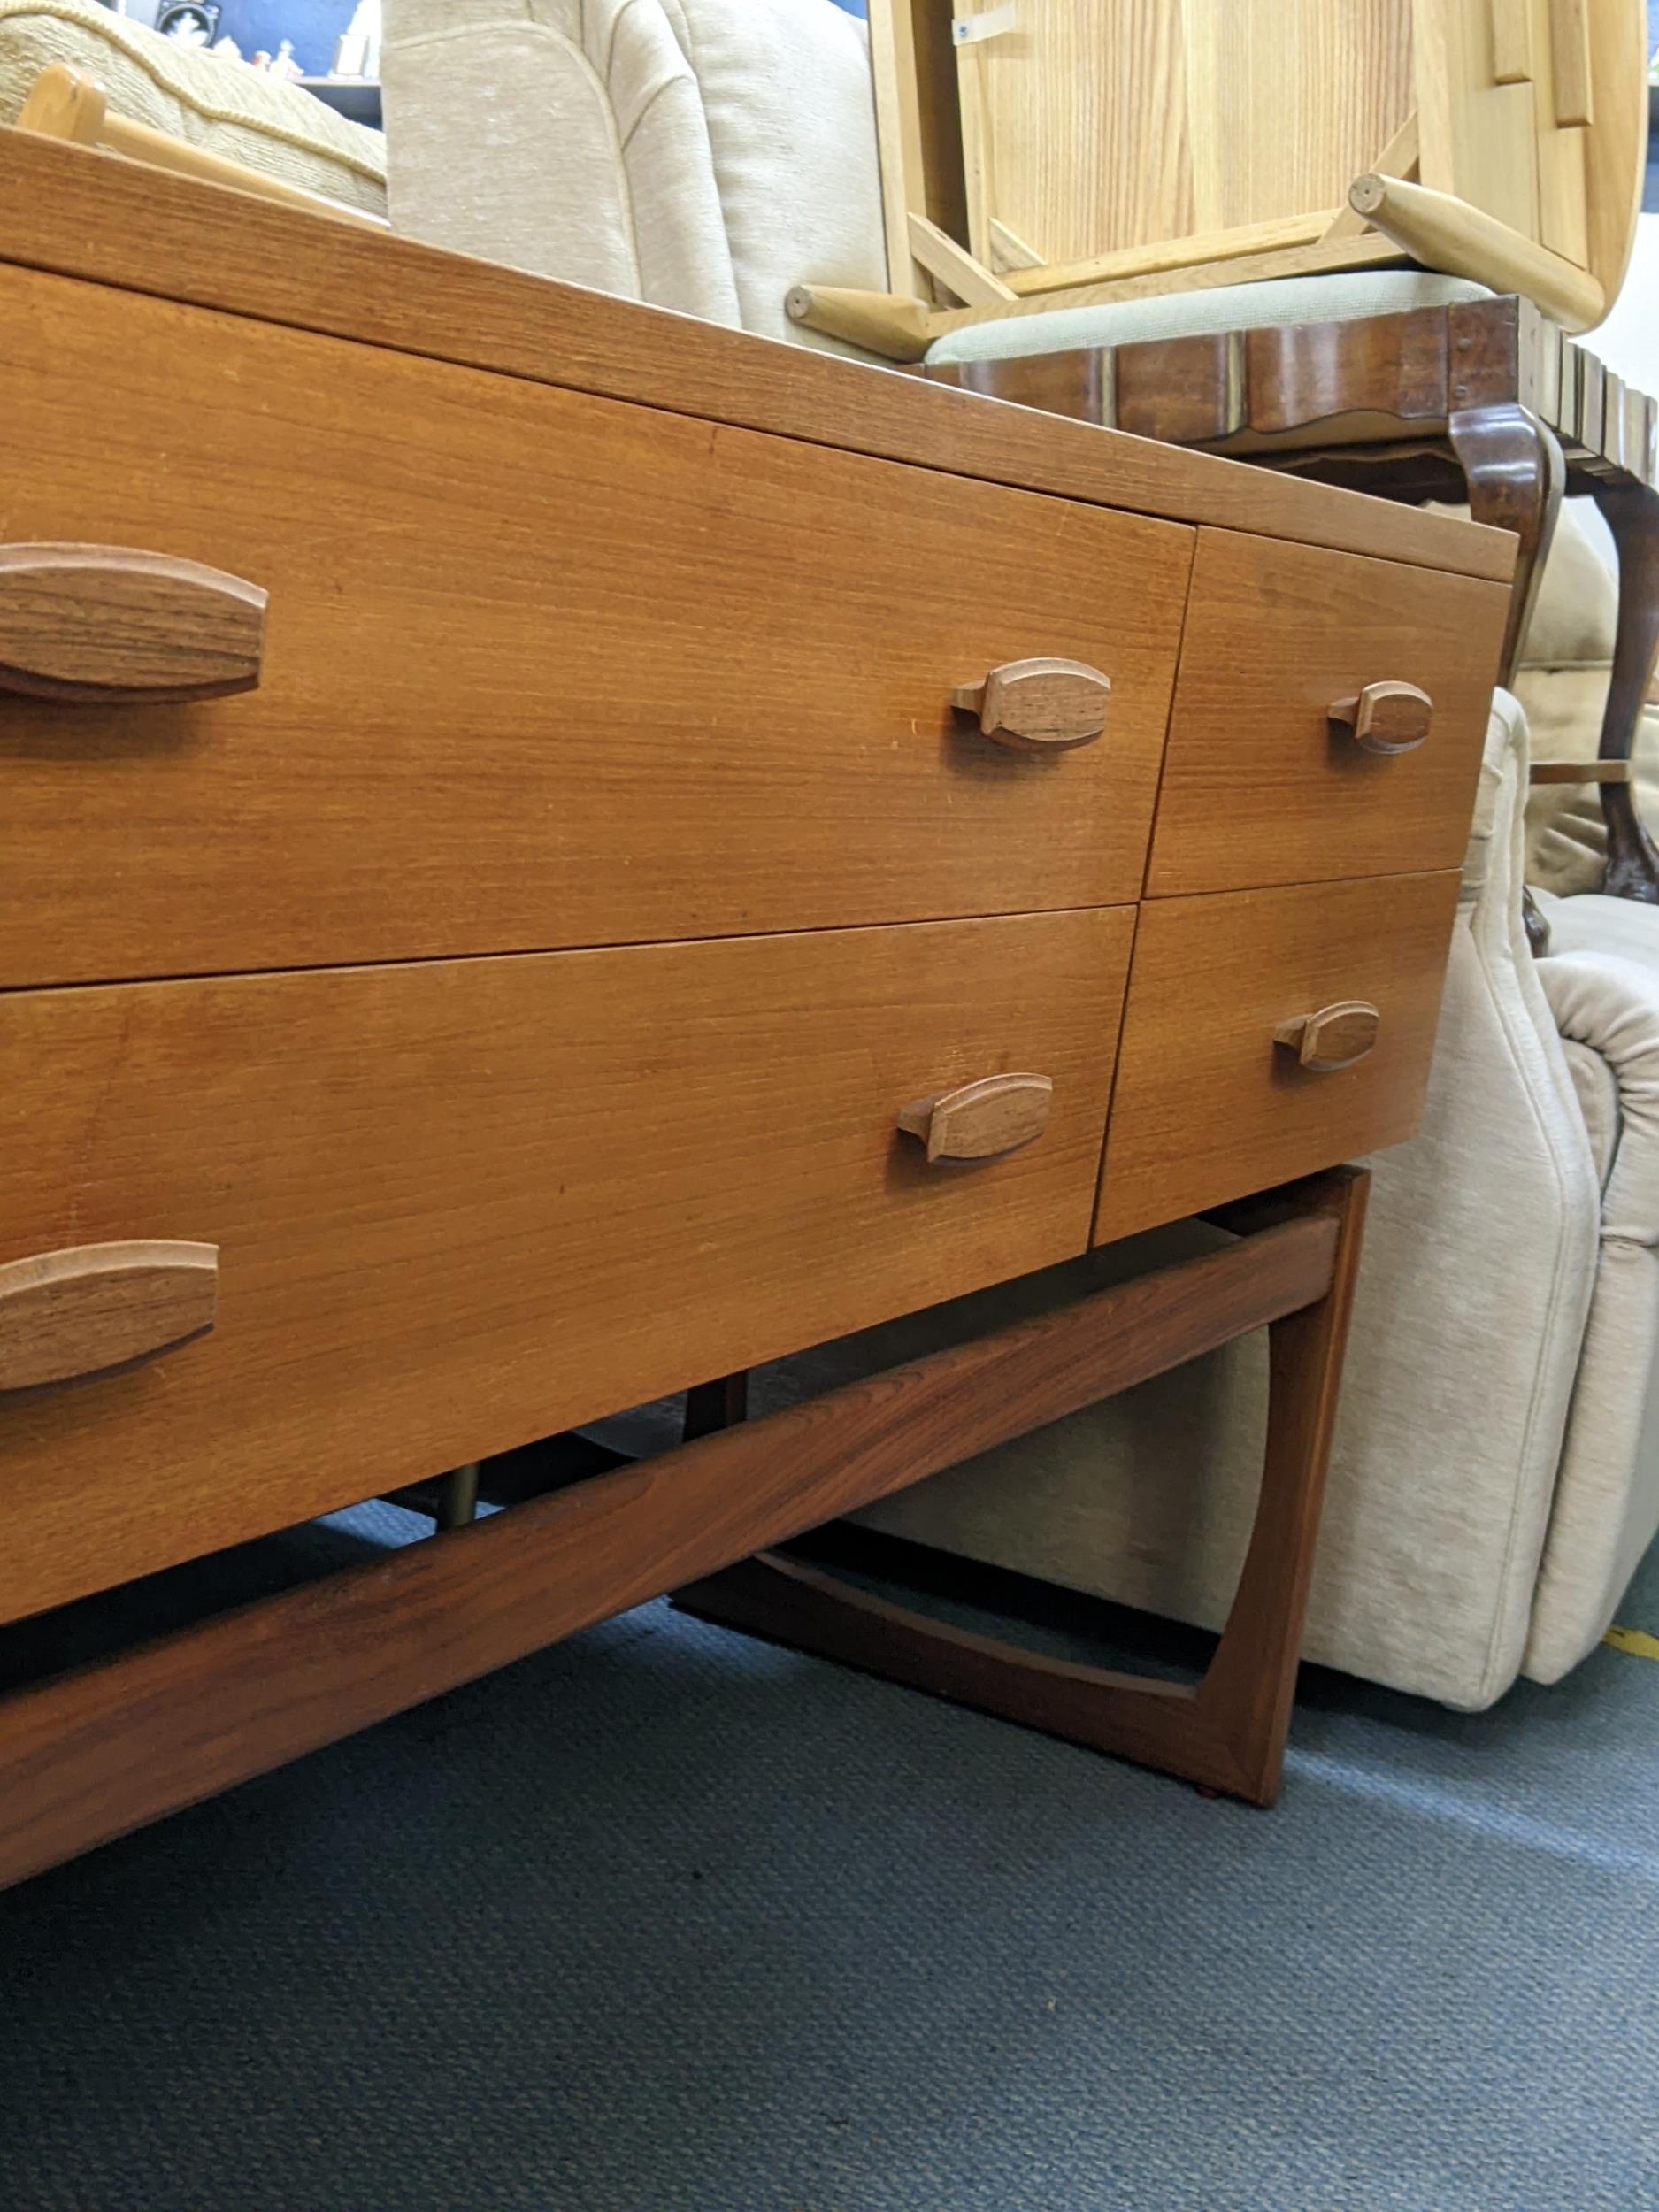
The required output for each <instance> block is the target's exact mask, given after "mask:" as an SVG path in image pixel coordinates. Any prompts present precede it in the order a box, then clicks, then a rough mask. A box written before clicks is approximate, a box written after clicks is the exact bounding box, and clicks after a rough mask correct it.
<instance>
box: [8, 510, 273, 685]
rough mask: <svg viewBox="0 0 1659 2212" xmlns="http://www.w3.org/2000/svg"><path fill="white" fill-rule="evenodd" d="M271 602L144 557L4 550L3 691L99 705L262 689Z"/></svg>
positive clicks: (122, 549)
mask: <svg viewBox="0 0 1659 2212" xmlns="http://www.w3.org/2000/svg"><path fill="white" fill-rule="evenodd" d="M266 599H267V594H266V593H265V591H264V590H263V589H262V588H261V587H260V586H259V585H257V584H250V583H247V582H245V581H244V580H242V578H241V577H240V576H227V575H225V574H223V573H222V572H220V571H219V570H218V569H213V568H208V567H205V566H204V565H203V564H202V563H200V562H198V561H181V560H178V559H176V558H174V557H172V556H170V555H167V554H162V553H149V552H145V551H144V550H143V549H142V548H131V547H127V546H109V545H55V544H43V545H41V544H35V545H29V544H23V545H18V544H0V692H19V693H21V694H23V695H25V696H26V697H33V698H40V699H51V700H58V701H63V702H66V703H70V704H73V705H93V706H99V705H121V704H132V703H137V704H140V705H154V704H157V703H163V702H173V703H178V702H182V701H188V700H197V699H220V698H228V697H229V696H231V695H233V694H235V693H240V692H244V691H252V690H253V689H255V688H256V687H257V684H258V681H259V675H260V667H261V663H262V659H263V657H264V650H265V604H266ZM0 711H3V710H0ZM14 711H15V710H14Z"/></svg>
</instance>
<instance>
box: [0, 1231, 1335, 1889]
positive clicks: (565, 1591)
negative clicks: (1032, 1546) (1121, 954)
mask: <svg viewBox="0 0 1659 2212" xmlns="http://www.w3.org/2000/svg"><path fill="white" fill-rule="evenodd" d="M1337 1243H1338V1224H1337V1222H1336V1221H1335V1220H1334V1219H1333V1217H1330V1216H1328V1215H1319V1216H1315V1217H1310V1218H1307V1219H1303V1220H1301V1221H1296V1222H1291V1223H1287V1224H1286V1225H1283V1226H1282V1227H1279V1228H1275V1229H1271V1230H1268V1231H1266V1232H1264V1233H1263V1234H1262V1235H1261V1236H1259V1237H1255V1238H1249V1239H1246V1240H1241V1241H1240V1242H1239V1243H1237V1244H1234V1245H1232V1246H1229V1247H1227V1248H1224V1249H1223V1250H1221V1251H1218V1252H1216V1253H1211V1254H1207V1255H1206V1256H1203V1257H1202V1258H1201V1259H1197V1260H1193V1261H1189V1262H1187V1263H1185V1264H1183V1265H1181V1266H1178V1267H1172V1268H1169V1269H1165V1270H1163V1271H1160V1272H1158V1273H1156V1274H1154V1275H1150V1276H1145V1277H1142V1278H1141V1279H1139V1280H1136V1281H1133V1282H1130V1283H1126V1284H1123V1285H1119V1286H1115V1287H1114V1288H1112V1289H1110V1290H1106V1291H1102V1292H1098V1293H1096V1294H1094V1295H1093V1296H1090V1297H1088V1298H1086V1299H1083V1300H1080V1301H1079V1302H1077V1303H1075V1304H1073V1305H1070V1306H1065V1307H1062V1308H1061V1309H1059V1310H1057V1311H1056V1312H1054V1313H1051V1314H1048V1315H1045V1316H1043V1317H1041V1318H1039V1319H1037V1320H1034V1321H1030V1322H1026V1323H1024V1324H1022V1325H1018V1326H1017V1327H1014V1328H1010V1329H1004V1330H1000V1331H998V1332H997V1333H995V1334H993V1335H990V1336H985V1337H980V1338H979V1339H977V1340H975V1341H973V1342H972V1343H969V1344H965V1345H963V1346H960V1347H958V1348H954V1349H951V1350H949V1351H945V1352H941V1353H937V1354H935V1355H933V1356H931V1357H929V1358H927V1359H924V1360H920V1361H918V1362H916V1363H913V1364H911V1365H910V1366H908V1367H902V1368H898V1369H895V1370H892V1371H888V1372H887V1373H884V1374H880V1375H877V1376H874V1377H872V1378H871V1379H869V1380H867V1381H863V1382H858V1383H854V1384H850V1385H849V1386H846V1387H844V1388H842V1389H840V1390H837V1391H833V1392H831V1393H830V1394H827V1395H826V1396H825V1397H822V1398H819V1399H816V1400H813V1401H811V1402H809V1403H807V1404H805V1405H802V1406H798V1407H795V1408H792V1409H789V1410H787V1411H785V1412H782V1413H778V1414H774V1415H772V1416H771V1417H769V1418H767V1419H765V1420H762V1421H757V1422H755V1423H753V1424H752V1425H748V1426H744V1427H740V1428H733V1429H727V1430H725V1431H723V1432H720V1433H718V1434H717V1435H713V1436H709V1437H704V1438H703V1439H701V1440H699V1441H697V1442H695V1443H692V1444H688V1445H687V1446H685V1447H683V1448H681V1449H680V1450H679V1451H676V1452H672V1453H670V1454H667V1455H664V1457H663V1458H661V1459H658V1460H656V1461H652V1462H648V1463H645V1464H644V1465H641V1466H638V1467H630V1468H626V1469H621V1470H618V1471H616V1472H615V1473H612V1474H610V1475H605V1476H601V1477H599V1478H597V1479H595V1480H593V1481H590V1482H587V1483H584V1484H582V1485H580V1486H579V1487H577V1488H575V1489H572V1490H565V1491H561V1492H558V1493H556V1494H554V1495H552V1496H550V1497H547V1498H542V1499H539V1500H537V1501H536V1502H534V1503H532V1504H529V1505H526V1506H522V1507H519V1508H518V1509H513V1510H511V1511H509V1512H505V1513H502V1514H499V1515H497V1516H495V1517H492V1518H490V1519H488V1520H487V1521H483V1522H480V1523H478V1524H477V1525H474V1526H472V1527H471V1528H468V1529H465V1530H461V1531H458V1532H455V1533H453V1534H450V1535H448V1536H445V1537H442V1538H441V1539H438V1540H434V1541H432V1542H429V1543H423V1544H419V1545H414V1546H411V1548H409V1549H407V1550H404V1551H402V1552H399V1553H397V1554H396V1555H395V1556H393V1557H391V1558H389V1559H386V1560H383V1561H380V1562H377V1563H375V1564H373V1565H372V1566H368V1567H364V1568H358V1569H354V1570H352V1571H348V1572H346V1573H344V1574H341V1575H337V1576H334V1577H331V1578H328V1579H327V1580H325V1581H322V1582H319V1583H313V1584H311V1585H309V1586H306V1587H303V1588H301V1589H298V1590H295V1591H292V1592H289V1593H288V1594H284V1595H283V1596H280V1597H278V1598H274V1599H270V1600H267V1601H265V1602H264V1603H262V1604H258V1605H255V1606H251V1607H250V1608H248V1609H245V1610H243V1611H241V1612H237V1613H233V1614H230V1615H227V1616H225V1617H221V1618H219V1619H218V1620H214V1621H211V1622H209V1623H208V1624H206V1625H205V1626H204V1627H200V1628H196V1629H191V1630H188V1631H187V1632H184V1633H183V1634H180V1635H177V1636H173V1637H170V1638H168V1639H167V1640H165V1641H163V1642H160V1643H156V1644H151V1645H149V1646H147V1647H144V1648H142V1649H141V1650H140V1651H138V1652H136V1653H134V1654H133V1655H130V1656H127V1657H124V1658H121V1659H119V1660H115V1661H111V1662H108V1663H104V1664H101V1665H98V1666H95V1667H92V1668H89V1669H87V1670H84V1671H80V1672H77V1673H74V1674H71V1675H68V1676H65V1677H64V1678H60V1679H58V1680H56V1681H52V1682H49V1683H47V1684H45V1685H44V1686H42V1687H41V1688H39V1689H35V1690H28V1691H25V1692H22V1693H20V1694H16V1695H14V1696H12V1697H11V1698H9V1699H7V1700H6V1701H4V1703H0V1803H4V1808H5V1810H4V1820H0V1884H5V1883H10V1882H16V1881H20V1880H22V1879H23V1878H25V1877H27V1875H29V1874H32V1873H35V1872H36V1871H38V1870H40V1869H41V1868H42V1867H45V1866H50V1865H51V1864H53V1863H56V1862H57V1861H58V1860H60V1859H63V1858H66V1857H68V1856H70V1855H72V1854H73V1853H75V1852H77V1851H84V1850H88V1849H89V1848H91V1847H92V1846H94V1845H95V1844H97V1843H101V1842H105V1841H107V1840H108V1839H110V1838H111V1837H113V1836H116V1835H119V1834H122V1833H124V1832H127V1830H129V1829H132V1828H135V1827H139V1826H142V1824H144V1823H145V1822H147V1821H151V1820H156V1819H159V1818H160V1817H161V1816H163V1815H164V1814H166V1813H169V1812H173V1811H176V1810H177V1809H180V1807H181V1806H185V1805H188V1804H193V1803H195V1802H196V1801H198V1800H200V1799H202V1798H204V1797H207V1796H211V1795H212V1794H213V1793H216V1792H218V1791H219V1790H223V1789H227V1788H229V1787H231V1786H233V1785H234V1784H235V1783H237V1782H241V1781H244V1780H246V1779H247V1778H249V1777H250V1776H252V1775H255V1774H260V1773H263V1772H265V1770H267V1769H269V1768H271V1767H273V1766H277V1765H280V1764H281V1763H283V1762H284V1761H286V1760H288V1759H294V1758H298V1757H299V1756H300V1755H302V1754H303V1753H305V1752H308V1751H312V1750H315V1749H317V1748H318V1747H319V1746H321V1745H323V1744H327V1743H334V1742H336V1741H337V1740H339V1739H340V1738H341V1737H342V1736H346V1735H349V1734H351V1733H352V1732H355V1731H356V1730H357V1729H360V1728H366V1727H369V1726H371V1725H372V1724H373V1723H374V1722H376V1721H379V1720H383V1719H385V1718H387V1717H388V1716H389V1715H391V1714H393V1713H396V1712H400V1711H402V1710H403V1709H405V1708H406V1707H408V1706H411V1705H414V1704H418V1703H419V1702H420V1701H423V1700H425V1699H426V1698H431V1697H435V1696H437V1695H439V1694H441V1693H442V1692H443V1691H445V1690H448V1689H452V1688H454V1687H455V1686H457V1684H460V1683H463V1682H467V1681H471V1680H472V1679H473V1678H475V1677H477V1676H479V1675H481V1674H486V1673H488V1672H489V1671H491V1670H492V1669H494V1668H496V1667H501V1666H504V1665H506V1664H508V1663H510V1662H511V1661H512V1660H514V1659H518V1658H521V1657H523V1656H524V1655H526V1653H529V1652H532V1651H536V1650H539V1649H540V1648H541V1647H542V1646H543V1645H546V1644H549V1643H553V1642H556V1641H557V1640H558V1639H559V1638H561V1637H564V1636H568V1635H571V1634H572V1633H573V1632H575V1631H577V1630H578V1629H580V1628H584V1627H587V1626H588V1625H589V1624H592V1623H593V1622H595V1621H598V1620H602V1619H603V1618H605V1617H607V1616H608V1615H610V1614H612V1613H617V1612H620V1611H623V1610H624V1609H626V1608H627V1607H629V1606H633V1605H637V1604H640V1603H641V1602H642V1601H644V1600H646V1599H648V1598H650V1597H654V1596H656V1595H657V1594H659V1593H660V1592H662V1591H664V1590H668V1589H672V1588H673V1587H674V1586H676V1585H677V1584H680V1583H683V1582H687V1581H690V1580H692V1579H694V1578H696V1577H698V1576H700V1575H706V1574H710V1573H713V1572H714V1571H716V1570H718V1569H719V1568H721V1567H724V1566H726V1565H728V1564H730V1563H732V1562H733V1561H734V1560H737V1559H741V1558H743V1557H745V1556H746V1555H748V1554H749V1553H751V1552H753V1551H756V1550H758V1549H760V1548H763V1547H764V1546H766V1545H769V1544H774V1543H779V1542H782V1541H784V1540H787V1538H788V1537H790V1536H793V1535H797V1534H799V1533H800V1532H802V1531H803V1530H805V1529H807V1528H810V1527H812V1526H813V1525H816V1524H818V1522H821V1521H826V1520H830V1519H833V1518H834V1517H836V1516H838V1515H841V1514H844V1513H849V1512H852V1511H854V1510H856V1509H857V1508H858V1507H860V1506H863V1505H868V1504H870V1503H872V1502H873V1501H874V1500H875V1499H877V1498H879V1497H883V1496H886V1495H887V1494H889V1493H891V1492H892V1491H895V1490H901V1489H903V1488H906V1487H907V1486H909V1485H910V1484H911V1483H914V1482H918V1481H919V1480H921V1479H922V1478H923V1477H925V1476H926V1475H929V1474H933V1473H935V1472H937V1471H938V1470H940V1469H941V1468H943V1467H948V1466H950V1465H952V1464H953V1463H955V1462H956V1461H957V1460H960V1459H964V1458H967V1457H968V1456H970V1455H972V1454H973V1453H976V1452H980V1451H986V1450H988V1449H990V1448H992V1447H993V1446H995V1445H996V1444H1000V1443H1004V1442H1006V1441H1007V1440H1009V1439H1010V1438H1012V1437H1015V1436H1019V1435H1022V1434H1024V1433H1025V1431H1027V1430H1029V1429H1032V1428H1034V1427H1036V1426H1038V1425H1041V1424H1042V1423H1045V1422H1048V1421H1051V1420H1055V1419H1057V1418H1059V1417H1061V1416H1062V1415H1064V1414H1066V1413H1070V1412H1073V1411H1075V1410H1077V1409H1079V1407H1082V1406H1085V1405H1088V1404H1091V1403H1092V1402H1094V1400H1096V1399H1098V1398H1102V1397H1106V1396H1110V1394H1113V1393H1114V1392H1117V1391H1119V1390H1124V1389H1127V1388H1129V1387H1130V1386H1132V1385H1133V1384H1134V1383H1137V1382H1141V1381H1144V1380H1145V1379H1147V1378H1148V1376H1151V1375H1155V1374H1157V1373H1160V1372H1161V1371H1164V1369H1165V1368H1168V1367H1171V1366H1174V1365H1176V1364H1178V1363H1179V1362H1181V1361H1183V1360H1186V1359H1190V1358H1194V1357H1196V1356H1198V1355H1200V1354H1201V1353H1202V1352H1204V1351H1208V1350H1210V1349H1212V1348H1214V1347H1215V1346H1217V1345H1218V1344H1222V1343H1225V1342H1226V1341H1228V1340H1230V1339H1232V1338H1233V1337H1234V1336H1238V1335H1241V1334H1242V1333H1244V1332H1245V1331H1247V1330H1249V1329H1254V1328H1258V1327H1261V1326H1262V1325H1263V1324H1265V1323H1269V1322H1271V1321H1274V1320H1277V1319H1279V1318H1280V1317H1283V1316H1285V1315H1286V1314H1290V1313H1294V1312H1297V1311H1299V1310H1302V1308H1304V1307H1308V1306H1310V1305H1312V1304H1313V1303H1314V1302H1316V1301H1317V1300H1318V1299H1319V1298H1320V1297H1322V1296H1323V1294H1325V1290H1326V1288H1327V1286H1329V1284H1330V1282H1331V1279H1332V1273H1333V1265H1334V1263H1335V1258H1336V1252H1337Z"/></svg>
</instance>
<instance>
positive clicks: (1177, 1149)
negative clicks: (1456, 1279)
mask: <svg viewBox="0 0 1659 2212" xmlns="http://www.w3.org/2000/svg"><path fill="white" fill-rule="evenodd" d="M1457 888H1458V875H1457V872H1456V871H1455V870H1448V871H1447V872H1444V873H1440V874H1434V875H1417V876H1386V877H1379V878H1373V879H1361V880H1359V881H1356V882H1353V883H1319V884H1308V885H1301V886H1298V887H1294V888H1293V889H1290V890H1284V891H1243V892H1234V893H1232V894H1224V895H1217V896H1213V897H1207V898H1193V899H1168V900H1156V901H1152V902H1148V904H1147V905H1145V906H1143V907H1142V908H1141V921H1140V926H1139V929H1138V931H1137V933H1136V937H1135V956H1134V970H1133V976H1132V978H1131V980H1130V987H1129V1000H1128V1005H1127V1007H1126V1009H1125V1015H1124V1033H1123V1047H1122V1051H1121V1054H1120V1058H1119V1066H1118V1086H1117V1090H1116V1093H1115V1095H1114V1098H1113V1102H1112V1120H1111V1130H1110V1135H1109V1138H1108V1141H1107V1145H1106V1155H1105V1160H1104V1164H1103V1166H1102V1175H1101V1194H1100V1207H1099V1210H1098V1214H1097V1217H1096V1220H1095V1228H1094V1237H1095V1241H1096V1242H1097V1243H1101V1244H1104V1243H1107V1242H1110V1240H1111V1239H1112V1238H1114V1237H1122V1236H1128V1235H1131V1234H1132V1233H1134V1232H1135V1231H1137V1230H1141V1229H1146V1228H1150V1227H1152V1226H1153V1225H1156V1224H1157V1223H1161V1222H1165V1221H1173V1220H1177V1219H1179V1217H1181V1216H1182V1215H1184V1214H1190V1213H1197V1212H1199V1211H1200V1210H1202V1209H1203V1208H1204V1207H1206V1206H1213V1205H1217V1204H1219V1203H1221V1202H1223V1201H1225V1200H1226V1199H1230V1198H1240V1197H1242V1196H1244V1195H1245V1194H1247V1193H1248V1192H1251V1191H1258V1190H1264V1189H1267V1188H1268V1187H1271V1185H1273V1184H1275V1183H1282V1182H1287V1181H1289V1180H1290V1179H1292V1178H1293V1177H1295V1176H1298V1175H1305V1174H1308V1173H1310V1171H1313V1170H1315V1169H1317V1168H1324V1167H1331V1166H1333V1165H1334V1164H1336V1163H1337V1162H1338V1161H1340V1160H1350V1159H1356V1158H1357V1157H1359V1156H1360V1155H1362V1154H1363V1153H1366V1152H1372V1151H1377V1150H1379V1149H1380V1148H1382V1147H1383V1146H1385V1145H1390V1144H1398V1143H1399V1142H1400V1141H1402V1139H1403V1138H1406V1137H1409V1136H1410V1135H1411V1134H1412V1133H1413V1132H1414V1131H1415V1130H1416V1128H1417V1119H1418V1116H1419V1115H1420V1113H1421V1111H1422V1106H1423V1094H1424V1090H1425V1087H1426V1085H1427V1082H1428V1074H1429V1062H1430V1058H1431V1056H1432V1052H1433V1048H1434V1030H1435V1023H1436V1020H1437V1018H1438V1016H1439V1012H1440V989H1441V984H1442V980H1443V978H1444V974H1445V967H1446V947H1447V940H1448V937H1449V935H1450V933H1451V927H1452V922H1453V918H1454V916H1455V913H1456V910H1457Z"/></svg>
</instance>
